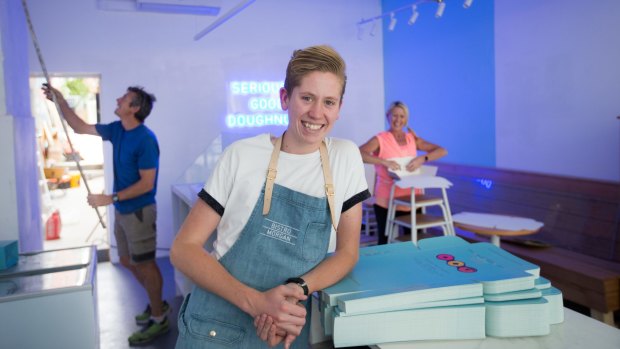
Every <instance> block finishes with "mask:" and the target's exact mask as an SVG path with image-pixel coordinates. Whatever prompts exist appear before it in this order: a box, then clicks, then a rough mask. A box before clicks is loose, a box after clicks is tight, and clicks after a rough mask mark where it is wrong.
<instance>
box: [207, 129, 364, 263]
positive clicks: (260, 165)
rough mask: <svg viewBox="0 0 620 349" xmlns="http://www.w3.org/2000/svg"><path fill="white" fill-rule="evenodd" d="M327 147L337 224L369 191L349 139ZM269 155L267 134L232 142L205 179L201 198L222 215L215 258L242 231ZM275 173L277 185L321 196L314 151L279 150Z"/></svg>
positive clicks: (322, 188) (320, 174) (318, 160)
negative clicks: (342, 213) (292, 151)
mask: <svg viewBox="0 0 620 349" xmlns="http://www.w3.org/2000/svg"><path fill="white" fill-rule="evenodd" d="M326 144H327V152H328V154H329V163H330V166H331V171H332V177H333V181H334V191H335V196H334V203H335V210H334V211H335V212H334V213H335V215H336V226H338V225H337V222H338V221H339V220H340V213H341V212H343V211H346V210H347V209H349V208H351V207H352V206H354V205H355V204H357V203H359V202H362V201H364V200H365V199H366V198H368V197H369V196H370V193H369V192H368V184H367V183H366V176H365V174H364V165H363V163H362V157H361V155H360V152H359V149H358V147H357V146H356V145H355V144H354V143H353V142H351V141H348V140H343V139H337V138H327V139H326ZM272 151H273V144H272V143H271V138H270V135H269V134H261V135H258V136H255V137H251V138H247V139H243V140H240V141H237V142H235V143H233V144H231V145H230V146H229V147H227V148H226V150H224V152H223V153H222V156H221V157H220V159H219V160H218V163H217V165H216V167H215V169H214V170H213V173H212V174H211V176H210V177H209V179H208V180H207V183H206V184H205V186H204V189H203V190H204V191H203V192H201V194H200V197H201V198H202V199H203V200H205V201H206V202H207V204H209V205H210V206H211V207H213V208H214V209H215V210H216V211H218V212H219V213H220V214H221V215H222V218H221V220H220V223H219V225H218V227H217V240H216V241H215V243H214V246H213V247H214V254H215V257H216V258H218V259H219V258H221V257H222V256H223V255H224V254H225V253H226V252H227V251H228V250H229V249H230V247H232V245H233V244H234V243H235V242H236V241H237V239H238V238H239V235H240V233H241V231H242V229H243V228H244V227H245V225H246V223H247V221H248V219H249V217H250V214H251V213H252V210H253V209H254V206H255V205H256V202H257V201H258V197H259V196H260V193H261V189H262V188H263V185H264V183H265V178H266V174H267V168H268V167H269V160H270V158H271V153H272ZM277 170H278V172H277V176H276V181H275V183H276V184H278V185H281V186H284V187H286V188H289V189H291V190H294V191H298V192H301V193H304V194H307V195H310V196H314V197H319V198H322V197H325V180H324V178H323V170H322V167H321V157H320V154H319V151H318V150H317V151H316V152H314V153H311V154H304V155H295V154H290V153H285V152H283V151H281V152H280V156H279V160H278V169H277ZM205 192H206V193H205ZM205 196H206V197H207V199H205ZM213 201H215V202H213ZM343 205H344V206H343ZM218 208H219V210H218ZM222 208H223V209H224V212H223V214H222V212H221V209H222ZM335 248H336V232H335V230H334V229H333V227H332V232H331V236H330V242H329V249H328V251H329V252H332V251H334V250H335Z"/></svg>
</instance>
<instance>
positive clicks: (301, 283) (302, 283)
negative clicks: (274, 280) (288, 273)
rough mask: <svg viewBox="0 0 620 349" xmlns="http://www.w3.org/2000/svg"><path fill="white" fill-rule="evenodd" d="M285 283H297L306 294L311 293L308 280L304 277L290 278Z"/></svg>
mask: <svg viewBox="0 0 620 349" xmlns="http://www.w3.org/2000/svg"><path fill="white" fill-rule="evenodd" d="M284 284H285V285H286V284H297V285H299V286H300V287H301V288H302V289H303V290H304V295H306V296H307V295H308V293H309V290H308V284H306V281H305V280H304V279H302V278H288V279H286V282H285V283H284Z"/></svg>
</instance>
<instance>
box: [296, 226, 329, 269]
mask: <svg viewBox="0 0 620 349" xmlns="http://www.w3.org/2000/svg"><path fill="white" fill-rule="evenodd" d="M330 233H331V226H328V225H327V224H325V223H310V224H308V229H306V234H305V235H304V242H303V244H302V251H303V258H304V260H305V261H307V262H314V263H316V262H319V261H321V260H323V258H325V254H326V253H327V245H328V244H329V235H330Z"/></svg>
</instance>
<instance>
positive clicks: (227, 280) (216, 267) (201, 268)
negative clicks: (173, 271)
mask: <svg viewBox="0 0 620 349" xmlns="http://www.w3.org/2000/svg"><path fill="white" fill-rule="evenodd" d="M170 260H171V262H172V264H173V265H174V266H175V267H176V268H177V269H178V270H180V271H181V272H183V274H185V275H186V276H187V277H189V278H190V279H191V280H192V281H193V282H194V283H195V284H196V285H198V286H199V287H201V288H203V289H205V290H208V291H210V292H212V293H214V294H216V295H218V296H220V297H222V298H224V299H226V300H227V301H228V302H230V303H232V304H234V305H235V306H236V307H238V308H239V309H241V310H242V311H244V312H246V313H248V314H250V315H251V316H256V315H258V314H255V310H254V309H253V307H252V303H253V301H252V299H253V298H255V297H257V294H258V293H259V292H258V291H256V290H255V289H253V288H251V287H248V286H246V285H244V284H243V283H241V282H240V281H238V280H237V279H235V278H234V277H233V276H232V275H230V273H229V272H228V271H227V270H226V269H225V268H224V267H223V266H222V265H221V264H220V263H219V262H218V261H217V260H216V259H215V258H214V257H213V256H211V255H209V254H208V253H207V252H206V251H205V250H204V248H202V247H199V246H196V245H193V244H184V243H181V242H176V241H175V243H174V244H173V247H172V249H171V250H170Z"/></svg>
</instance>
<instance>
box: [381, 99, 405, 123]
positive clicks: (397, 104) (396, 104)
mask: <svg viewBox="0 0 620 349" xmlns="http://www.w3.org/2000/svg"><path fill="white" fill-rule="evenodd" d="M394 108H400V109H402V110H403V111H404V112H405V116H406V117H407V120H409V108H407V105H406V104H405V103H403V102H401V101H394V102H392V104H390V106H389V107H388V110H387V112H386V113H385V117H387V118H389V117H390V114H391V113H392V110H394Z"/></svg>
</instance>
